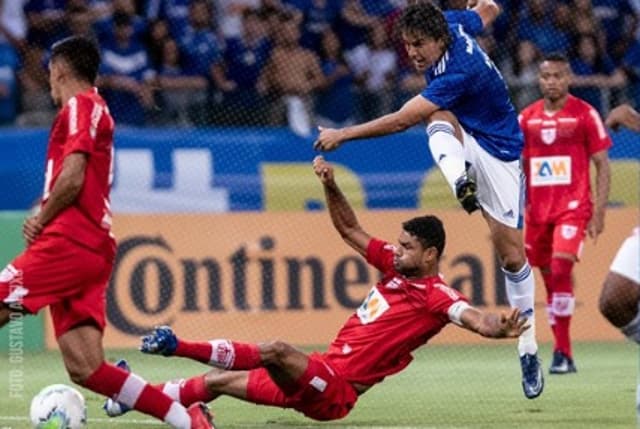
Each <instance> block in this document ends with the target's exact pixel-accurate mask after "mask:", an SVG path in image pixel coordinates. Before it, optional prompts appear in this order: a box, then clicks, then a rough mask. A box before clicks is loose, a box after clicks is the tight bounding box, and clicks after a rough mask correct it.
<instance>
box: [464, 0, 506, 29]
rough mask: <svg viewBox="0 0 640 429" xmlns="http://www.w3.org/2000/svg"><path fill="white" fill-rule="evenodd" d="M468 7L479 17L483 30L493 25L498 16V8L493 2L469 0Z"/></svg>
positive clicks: (491, 0)
mask: <svg viewBox="0 0 640 429" xmlns="http://www.w3.org/2000/svg"><path fill="white" fill-rule="evenodd" d="M469 7H470V8H471V10H473V11H474V12H476V13H477V14H478V15H480V19H481V20H482V27H483V28H487V27H488V26H489V25H491V24H493V21H495V20H496V18H497V17H498V15H500V6H498V4H497V3H496V2H495V1H493V0H471V1H469Z"/></svg>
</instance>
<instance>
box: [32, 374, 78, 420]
mask: <svg viewBox="0 0 640 429" xmlns="http://www.w3.org/2000/svg"><path fill="white" fill-rule="evenodd" d="M30 417H31V424H32V425H33V427H34V428H36V429H83V428H85V427H86V425H87V406H86V404H85V402H84V397H83V396H82V394H81V393H80V392H78V391H77V390H76V389H74V388H73V387H70V386H67V385H65V384H52V385H51V386H47V387H45V388H44V389H42V390H41V391H40V393H38V394H37V395H36V396H34V397H33V399H32V400H31V412H30Z"/></svg>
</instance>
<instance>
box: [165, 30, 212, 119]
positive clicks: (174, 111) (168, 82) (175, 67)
mask: <svg viewBox="0 0 640 429" xmlns="http://www.w3.org/2000/svg"><path fill="white" fill-rule="evenodd" d="M158 86H159V87H160V89H161V91H160V92H159V93H158V94H159V98H160V110H159V111H158V112H157V113H156V114H155V115H154V117H153V120H154V122H156V123H159V124H162V125H169V124H171V125H179V126H186V125H189V124H190V123H191V120H190V114H193V113H194V111H196V110H197V109H199V108H202V106H204V104H205V102H206V98H207V96H206V94H207V91H206V89H207V86H208V84H207V80H206V79H205V78H204V77H202V76H197V75H193V74H189V73H187V72H185V71H184V70H183V69H182V67H181V65H180V51H179V49H178V44H177V43H176V42H175V40H173V39H171V38H167V39H165V41H164V45H163V49H162V61H161V65H160V68H159V71H158ZM196 114H197V113H196Z"/></svg>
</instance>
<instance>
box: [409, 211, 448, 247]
mask: <svg viewBox="0 0 640 429" xmlns="http://www.w3.org/2000/svg"><path fill="white" fill-rule="evenodd" d="M402 228H403V229H404V230H405V231H407V232H408V233H409V234H411V235H412V236H414V237H416V238H417V239H418V241H419V242H420V244H422V246H423V247H424V248H425V249H426V248H428V247H435V248H436V250H437V251H438V257H440V256H441V255H442V252H443V251H444V244H445V241H446V236H445V232H444V225H442V221H441V220H440V219H438V218H437V217H436V216H432V215H426V216H419V217H414V218H413V219H409V220H408V221H406V222H404V223H403V224H402Z"/></svg>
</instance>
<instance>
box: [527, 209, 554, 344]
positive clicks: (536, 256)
mask: <svg viewBox="0 0 640 429" xmlns="http://www.w3.org/2000/svg"><path fill="white" fill-rule="evenodd" d="M524 237H525V240H524V242H525V254H526V257H527V260H528V261H529V264H530V265H531V266H532V267H538V269H539V270H540V275H541V276H542V280H543V283H544V287H545V297H546V307H545V309H546V314H547V321H548V323H549V328H551V332H552V333H553V336H554V338H555V337H556V332H555V331H556V330H555V327H556V320H555V317H554V314H553V308H552V306H551V303H552V299H553V277H552V274H551V255H552V253H553V224H546V223H543V224H537V223H534V222H531V221H530V220H527V223H526V226H525V229H524Z"/></svg>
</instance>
